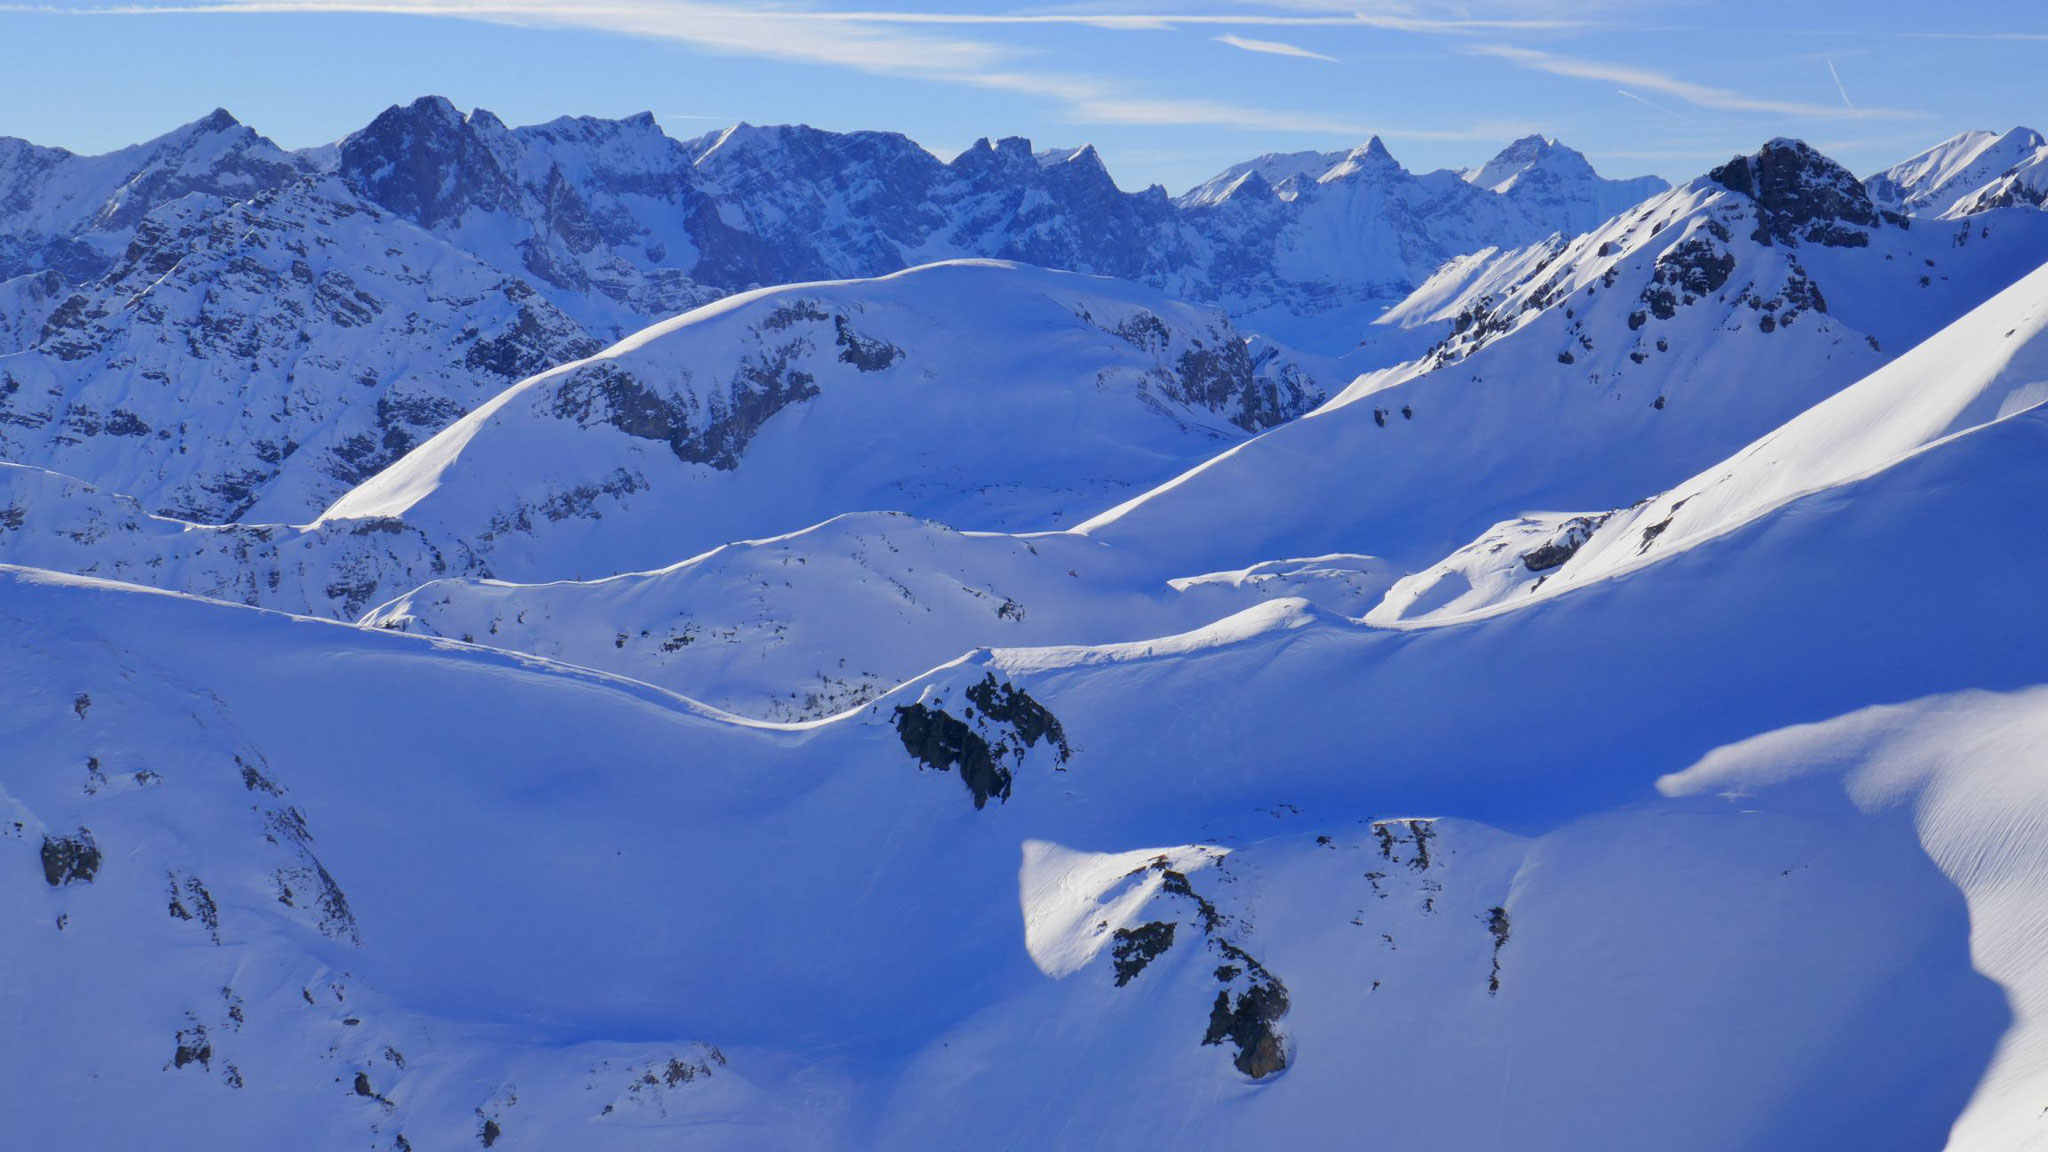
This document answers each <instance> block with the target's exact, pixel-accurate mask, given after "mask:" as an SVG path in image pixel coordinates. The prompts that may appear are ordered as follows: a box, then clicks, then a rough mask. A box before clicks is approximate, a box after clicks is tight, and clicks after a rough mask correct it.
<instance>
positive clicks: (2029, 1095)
mask: <svg viewBox="0 0 2048 1152" xmlns="http://www.w3.org/2000/svg"><path fill="white" fill-rule="evenodd" d="M2028 138H2029V134H2024V133H2020V132H2015V133H2008V134H2007V135H2006V136H2004V137H1993V136H1991V135H1990V134H1972V135H1969V136H1965V137H1960V138H1958V139H1957V140H1955V141H1951V142H1949V143H1947V144H1944V145H1941V146H1939V147H1937V148H1936V149H1933V150H1931V151H1930V152H1928V153H1925V154H1923V155H1922V156H1920V157H1916V158H1914V159H1913V160H1910V161H1907V162H1905V163H1904V164H1901V165H1899V166H1897V167H1895V168H1893V169H1890V170H1888V171H1887V172H1886V173H1881V174H1879V175H1878V176H1875V177H1871V178H1870V179H1868V180H1859V179H1857V178H1856V177H1854V176H1853V175H1851V174H1849V173H1847V172H1846V171H1844V170H1842V169H1841V168H1840V167H1839V166H1837V165H1835V164H1834V163H1833V162H1832V161H1829V160H1828V159H1827V158H1826V157H1824V156H1822V155H1820V154H1819V153H1818V152H1816V151H1814V150H1813V149H1811V148H1809V147H1807V146H1806V145H1803V144H1800V143H1798V142H1796V141H1790V140H1778V141H1772V142H1770V143H1768V144H1766V145H1765V146H1764V147H1763V148H1761V149H1760V150H1759V151H1758V152H1756V153H1754V154H1751V155H1748V156H1741V157H1736V158H1734V159H1732V160H1731V161H1730V162H1729V163H1727V164H1725V165H1721V166H1718V167H1716V168H1715V169H1713V170H1712V171H1711V172H1709V173H1708V174H1706V175H1704V176H1702V177H1700V178H1699V179H1697V180H1694V181H1692V182H1690V183H1688V184H1686V185H1685V186H1683V187H1679V188H1674V189H1670V190H1668V191H1660V190H1659V189H1656V188H1651V187H1647V186H1642V185H1629V184H1621V183H1608V182H1602V181H1599V180H1598V178H1597V177H1594V176H1592V174H1591V171H1590V169H1589V168H1587V167H1586V166H1585V163H1584V159H1583V157H1579V156H1578V155H1577V154H1576V153H1573V152H1571V151H1570V150H1569V149H1566V148H1563V147H1562V146H1561V145H1557V144H1556V143H1555V142H1554V141H1551V140H1548V139H1546V138H1543V137H1530V138H1528V139H1525V140H1522V141H1518V142H1517V143H1516V144H1514V145H1513V146H1511V147H1510V148H1509V149H1508V150H1506V151H1505V152H1503V153H1502V154H1501V155H1500V156H1499V157H1497V158H1495V159H1494V160H1493V161H1491V162H1489V163H1488V164H1487V165H1485V166H1483V167H1482V168H1480V169H1476V170H1473V171H1469V172H1464V173H1448V172H1447V173H1434V174H1430V175H1428V176H1422V177H1417V176H1413V175H1411V174H1408V173H1405V172H1403V171H1401V170H1400V169H1399V167H1398V165H1395V164H1394V162H1393V161H1392V160H1391V158H1390V157H1388V156H1387V155H1386V153H1385V149H1384V148H1383V147H1382V146H1380V145H1379V143H1378V142H1377V141H1374V142H1373V143H1372V144H1369V145H1368V146H1366V147H1364V148H1361V149H1358V150H1356V151H1354V152H1351V153H1348V154H1329V155H1325V154H1314V153H1306V154H1295V155H1269V156H1263V157H1260V158H1258V159H1257V160H1254V161H1250V162H1248V163H1247V164H1245V165H1240V166H1238V167H1237V168H1234V169H1232V170H1231V171H1229V172H1226V173H1224V174H1222V175H1220V176H1219V177H1218V178H1217V179H1216V180H1214V181H1211V182H1210V183H1208V184H1205V185H1203V186H1202V187H1200V188H1198V189H1196V190H1194V191H1192V192H1190V193H1188V194H1187V195H1186V196H1184V197H1182V198H1181V199H1180V200H1178V201H1174V200H1170V199H1168V198H1167V197H1166V196H1165V195H1164V193H1163V192H1159V191H1157V190H1154V191H1151V192H1147V193H1140V194H1125V193H1123V192H1121V191H1119V190H1117V189H1115V187H1114V185H1113V184H1111V183H1110V182H1109V180H1108V177H1107V175H1106V172H1105V171H1104V170H1103V168H1102V164H1101V161H1100V160H1099V158H1097V157H1096V156H1095V155H1094V153H1093V152H1092V151H1091V150H1087V149H1082V150H1079V151H1072V150H1058V151H1052V152H1038V153H1034V152H1033V151H1032V150H1031V149H1030V147H1029V145H1027V144H1024V143H1023V142H1021V141H1004V142H1002V143H1000V144H996V145H983V146H978V147H977V148H975V149H970V150H969V152H968V153H966V154H964V155H963V156H962V157H960V158H959V159H957V160H955V161H953V162H952V163H950V164H946V163H941V162H939V161H937V160H936V159H934V158H932V157H930V156H929V155H927V154H924V153H923V152H921V151H919V150H916V149H915V147H914V146H912V145H910V144H909V142H908V141H905V140H902V139H901V138H900V137H893V136H887V135H882V134H856V135H852V136H835V135H832V134H827V133H819V132H813V131H811V130H809V129H754V128H749V127H746V126H741V127H738V128H735V129H731V130H728V131H726V132H723V133H717V134H713V135H712V136H710V137H706V138H704V139H703V140H699V141H694V142H677V141H672V140H669V139H668V138H667V137H665V136H663V135H662V134H661V133H660V132H659V131H658V130H657V129H656V128H655V126H654V125H653V123H652V121H651V119H647V118H637V119H633V120H627V121H620V122H605V121H591V120H562V121H556V122H554V123H552V124H548V125H543V126H539V127H535V128H523V129H510V128H506V127H505V126H504V125H502V124H500V123H499V122H498V121H497V120H496V119H495V118H493V117H490V116H489V114H488V113H480V112H479V113H473V114H471V115H468V116H463V115H460V114H458V113H457V112H456V111H455V110H454V109H453V108H452V106H449V105H448V104H447V103H446V102H445V101H433V100H429V101H422V102H419V103H417V104H414V105H412V106H410V107H406V108H394V109H393V110H391V111H390V112H387V113H386V114H385V115H384V116H382V117H380V118H379V119H378V121H376V122H375V123H374V124H372V125H371V126H370V127H369V128H366V129H365V130H364V131H363V132H361V133H357V134H355V135H354V136H351V137H350V138H348V139H347V140H344V141H343V142H341V144H340V145H338V146H337V147H335V148H332V149H326V150H321V151H319V152H314V153H307V154H301V155H293V154H288V153H284V152H281V151H279V150H277V149H275V148H273V147H271V146H270V145H268V144H267V142H264V141H262V140H261V138H260V137H257V136H255V135H254V134H253V133H251V132H249V131H248V130H247V129H245V128H242V127H241V126H240V125H237V124H234V122H233V121H232V120H231V119H229V118H227V117H226V116H225V115H224V114H221V115H217V116H215V117H212V118H209V119H208V120H207V121H203V122H202V123H201V124H200V125H195V126H194V127H192V128H190V129H187V130H184V131H182V132H181V133H178V134H175V135H174V136H172V137H168V138H166V139H165V140H163V141H158V142H154V143H152V144H149V145H143V146H139V147H138V148H137V149H134V150H130V152H127V153H121V154H116V156H114V157H103V158H89V159H88V158H78V157H70V156H68V155H66V154H62V153H55V152H50V151H47V150H38V149H33V148H30V147H28V146H21V147H20V148H17V149H15V151H13V152H9V153H5V155H6V156H10V157H14V159H12V160H9V161H7V163H8V164H11V165H13V167H5V166H0V172H4V176H0V179H6V180H10V181H13V183H11V184H7V185H4V186H5V187H7V188H9V189H11V190H10V191H9V192H8V193H7V195H6V196H5V198H0V205H4V206H5V207H4V212H0V254H5V257H6V259H7V260H9V261H13V263H10V264H8V265H6V271H7V272H8V273H9V274H10V275H12V278H11V279H7V280H5V281H4V282H0V337H4V338H5V339H6V340H8V341H9V342H10V343H9V344H8V345H7V347H8V348H9V349H10V351H8V352H7V353H6V354H5V355H4V356H0V455H5V456H6V457H7V460H6V461H5V462H0V636H4V637H5V639H4V640H0V693H4V695H5V697H6V698H7V699H8V700H9V701H11V702H12V706H11V707H9V708H7V709H5V710H0V747H5V748H6V749H8V752H9V755H8V756H7V757H6V759H5V761H4V764H0V917H4V918H5V920H6V923H7V925H8V927H9V941H10V943H9V947H7V948H6V949H0V1004H4V1005H5V1010H6V1013H7V1019H8V1020H10V1021H11V1022H12V1024H11V1027H12V1033H11V1034H12V1037H13V1039H12V1042H11V1043H9V1044H7V1045H5V1046H0V1113H4V1114H5V1115H6V1116H7V1118H8V1121H9V1126H10V1131H11V1132H14V1133H18V1134H20V1136H21V1138H23V1139H26V1140H28V1141H30V1142H31V1143H34V1144H36V1145H37V1146H49V1147H140V1146H149V1147H166V1148H192V1149H199V1148H218V1147H223V1146H231V1147H243V1146H248V1147H270V1146H291V1147H304V1148H317V1149H326V1148H333V1149H343V1148H349V1149H358V1148H365V1147H368V1148H374V1149H386V1150H391V1152H401V1150H404V1152H409V1150H411V1149H420V1150H425V1149H429V1148H434V1149H456V1148H465V1147H471V1146H474V1147H478V1148H488V1149H494V1150H496V1149H547V1150H552V1149H559V1148H566V1147H574V1148H590V1149H611V1148H616V1149H652V1148H666V1147H673V1146H675V1145H676V1144H677V1142H678V1141H682V1142H686V1143H695V1144H701V1145H703V1146H707V1147H714V1148H763V1149H769V1148H773V1149H787V1148H819V1149H842V1148H843V1149H853V1148H870V1147H886V1148H932V1149H942V1148H943V1149H952V1148H960V1147H976V1146H988V1147H998V1148H1048V1147H1059V1148H1104V1149H1108V1148H1129V1147H1149V1146H1157V1145H1160V1144H1165V1143H1173V1144H1178V1145H1185V1146H1190V1147H1201V1148H1207V1147H1216V1148H1238V1147H1269V1146H1277V1145H1294V1146H1308V1147H1324V1146H1343V1145H1348V1144H1355V1143H1357V1142H1358V1141H1359V1140H1360V1138H1361V1133H1364V1134H1368V1135H1369V1136H1370V1137H1371V1140H1372V1141H1373V1142H1377V1143H1385V1144H1387V1145H1389V1146H1394V1147H1404V1148H1417V1149H1443V1150H1447V1152H1448V1150H1463V1149H1471V1148H1489V1147H1513V1148H1517V1149H1532V1150H1542V1149H1558V1150H1560V1152H1562V1150H1567V1149H1570V1150H1580V1149H1586V1148H1659V1149H1698V1150H1702V1152H1709V1150H1711V1152H1720V1150H1735V1149H1743V1150H1751V1149H1785V1150H1794V1149H1812V1148H1858V1149H1899V1150H1902V1152H1903V1150H1909V1149H1913V1150H1917V1149H1926V1148H1937V1147H1946V1148H1950V1149H1955V1150H1958V1152H1962V1150H1972V1152H1975V1150H1983V1152H2006V1150H2010V1149H2020V1148H2048V1118H2044V1115H2043V1113H2042V1112H2041V1108H2040V1105H2041V1101H2042V1100H2043V1099H2044V1098H2048V1096H2044V1093H2048V1031H2044V1027H2043V1019H2044V1011H2048V965H2044V962H2043V960H2042V957H2043V956H2048V936H2044V932H2048V922H2044V920H2043V918H2042V916H2041V914H2040V910H2041V909H2042V908H2043V907H2048V857H2044V855H2043V848H2042V844H2043V843H2044V841H2043V839H2042V829H2043V828H2044V827H2048V789H2044V786H2043V784H2042V781H2044V780H2048V760H2044V753H2043V751H2042V749H2044V748H2048V655H2044V654H2048V601H2044V600H2043V598H2042V597H2041V596H2040V595H2039V573H2040V571H2041V570H2042V566H2043V564H2044V563H2048V537H2044V535H2043V533H2042V532H2041V530H2040V525H2041V523H2042V517H2041V515H2040V509H2039V507H2038V506H2039V503H2040V498H2039V494H2040V493H2041V492H2042V491H2044V490H2048V406H2044V403H2043V402H2044V401H2048V213H2042V212H2040V211H2039V210H2038V204H2037V202H2036V201H2034V200H2028V199H2027V198H2026V196H2025V195H2024V194H2022V193H2018V192H2015V191H2014V190H2015V189H2021V188H2024V187H2026V182H2027V181H2028V180H2030V179H2032V176H2031V175H2029V173H2030V172H2031V171H2032V169H2030V168H2029V167H2028V165H2029V163H2030V162H2031V161H2030V157H2033V158H2038V156H2039V154H2040V145H2039V140H2038V137H2031V141H2032V142H2031V143H2029V142H2028ZM9 147H13V145H12V144H11V143H10V145H9ZM21 157H28V158H30V159H28V160H22V159H20V158H21ZM31 165H40V167H31ZM1645 196H1648V199H1643V197H1645ZM1638 201H1640V202H1638ZM1552 233H1559V234H1558V235H1552ZM963 257H972V258H963ZM1040 265H1053V266H1057V267H1058V268H1060V269H1062V270H1057V271H1055V270H1049V269H1048V268H1046V267H1042V266H1040ZM756 283H767V284H769V285H770V286H768V287H759V288H756V287H754V285H755V284H756ZM1397 297H1398V302H1396V298H1397ZM1390 305H1391V306H1390ZM665 313H674V315H672V316H667V317H666V318H664V315H663V314H665ZM1354 320H1355V321H1356V327H1355V328H1350V327H1346V325H1350V324H1352V322H1353V321H1354ZM1367 321H1373V323H1371V324H1370V331H1368V330H1367ZM1311 329H1315V330H1319V331H1321V332H1322V333H1323V334H1324V335H1330V334H1333V333H1340V332H1341V333H1344V336H1343V339H1342V340H1339V341H1337V342H1336V343H1320V342H1318V341H1317V340H1308V341H1302V343H1306V344H1308V345H1311V346H1315V347H1318V348H1320V349H1321V350H1324V351H1330V352H1340V353H1344V354H1343V355H1341V356H1327V355H1317V354H1315V353H1314V352H1299V351H1292V350H1290V348H1289V347H1288V346H1287V345H1284V344H1280V343H1275V342H1274V341H1273V340H1272V339H1270V338H1269V334H1273V333H1278V334H1280V335H1283V336H1287V337H1290V338H1298V336H1299V334H1300V333H1302V332H1307V331H1310V330H1311ZM1361 338H1362V341H1363V343H1362V344H1361V345H1360V346H1359V347H1358V348H1356V349H1354V350H1351V351H1348V352H1347V351H1346V348H1348V347H1349V346H1350V345H1351V344H1352V343H1353V342H1354V341H1355V340H1358V339H1361ZM227 521H239V522H227ZM145 585H147V586H153V587H145Z"/></svg>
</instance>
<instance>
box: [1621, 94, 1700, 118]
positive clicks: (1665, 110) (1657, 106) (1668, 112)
mask: <svg viewBox="0 0 2048 1152" xmlns="http://www.w3.org/2000/svg"><path fill="white" fill-rule="evenodd" d="M1615 91H1616V92H1619V93H1620V94H1622V95H1623V96H1626V97H1628V98H1629V99H1631V100H1633V101H1635V102H1636V103H1638V104H1647V105H1649V106H1650V107H1652V108H1655V109H1656V110H1657V111H1659V112H1662V113H1663V114H1665V115H1666V116H1676V117H1677V118H1678V119H1680V120H1684V121H1685V122H1687V123H1691V122H1692V117H1690V116H1681V115H1679V114H1678V113H1676V112H1673V111H1672V110H1671V109H1669V108H1666V107H1665V106H1663V105H1662V104H1659V103H1657V102H1656V101H1654V100H1645V99H1643V98H1642V97H1641V96H1638V95H1636V94H1635V93H1633V92H1631V91H1629V90H1628V89H1626V88H1616V89H1615Z"/></svg>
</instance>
